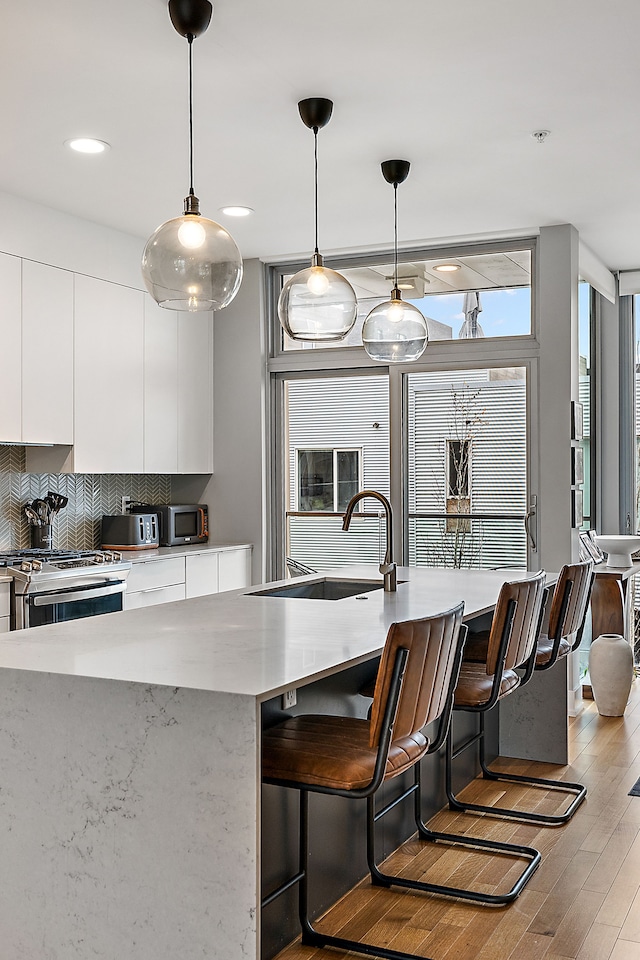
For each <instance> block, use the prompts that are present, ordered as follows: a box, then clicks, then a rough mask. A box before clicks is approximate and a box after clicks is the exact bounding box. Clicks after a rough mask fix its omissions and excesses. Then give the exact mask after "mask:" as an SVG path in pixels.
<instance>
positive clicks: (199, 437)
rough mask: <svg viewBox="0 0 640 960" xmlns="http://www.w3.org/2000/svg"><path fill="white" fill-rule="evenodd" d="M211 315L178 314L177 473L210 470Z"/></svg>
mask: <svg viewBox="0 0 640 960" xmlns="http://www.w3.org/2000/svg"><path fill="white" fill-rule="evenodd" d="M212 369H213V317H212V314H211V313H180V314H179V315H178V473H211V472H212V471H213V376H212Z"/></svg>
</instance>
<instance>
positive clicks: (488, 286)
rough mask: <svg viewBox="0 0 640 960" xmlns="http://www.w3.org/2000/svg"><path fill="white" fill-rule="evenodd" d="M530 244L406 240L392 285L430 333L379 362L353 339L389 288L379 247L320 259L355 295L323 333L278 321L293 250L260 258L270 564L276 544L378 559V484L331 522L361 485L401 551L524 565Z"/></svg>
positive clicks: (345, 560) (298, 556)
mask: <svg viewBox="0 0 640 960" xmlns="http://www.w3.org/2000/svg"><path fill="white" fill-rule="evenodd" d="M535 245H536V243H535V240H528V239H523V240H521V241H517V242H516V241H505V242H498V243H493V244H490V243H486V244H478V245H471V244H469V245H467V246H465V247H464V248H458V249H456V250H452V249H451V248H440V249H439V250H438V251H429V253H428V254H427V253H425V252H424V251H421V252H420V253H419V254H417V253H416V252H415V251H414V252H412V253H408V252H404V253H403V254H402V255H401V256H404V257H405V260H404V261H403V262H401V263H400V265H399V284H398V285H399V286H400V288H401V289H402V294H403V297H404V299H405V300H408V301H409V302H411V303H413V304H415V305H416V306H417V307H418V308H419V309H420V310H421V311H422V312H423V314H424V315H425V316H426V317H427V320H428V326H429V337H430V347H429V348H428V349H427V351H426V352H425V354H424V355H423V357H421V358H420V360H418V361H417V362H415V363H410V364H397V365H389V366H383V365H380V364H374V363H373V361H372V360H371V359H370V358H369V357H368V356H367V355H366V353H365V351H364V349H363V347H362V325H363V322H364V320H365V318H366V316H367V315H368V313H369V312H370V310H371V309H372V308H373V307H374V306H375V305H376V304H378V303H380V302H383V301H385V300H387V299H388V297H389V294H390V290H391V284H390V279H389V278H390V277H391V275H392V273H393V268H392V265H391V261H390V260H389V259H388V255H387V257H383V256H382V255H376V254H373V255H368V254H367V255H365V254H363V255H361V256H357V257H349V258H347V259H344V260H342V261H340V260H338V259H335V260H333V261H332V262H331V263H330V266H332V267H333V268H335V269H338V270H339V271H340V272H341V273H342V274H344V275H345V276H346V277H347V278H348V279H349V281H350V282H351V283H352V284H353V286H354V288H355V290H356V294H357V297H358V320H357V323H356V325H355V327H354V329H353V330H352V331H351V333H350V334H349V335H348V336H347V337H346V338H345V339H343V340H340V341H336V342H333V343H330V342H326V341H324V342H319V343H305V342H302V341H294V340H290V339H287V338H286V337H285V336H284V334H283V331H282V328H281V326H280V324H279V322H278V318H277V300H278V295H279V293H280V290H281V289H282V284H283V283H284V282H285V280H286V279H287V278H288V277H289V276H291V275H293V274H294V273H295V272H297V270H298V269H299V267H302V266H306V264H287V265H285V264H274V265H273V266H272V267H271V268H270V271H269V281H268V283H269V290H270V298H269V299H270V304H271V318H272V327H271V357H270V361H269V367H270V372H271V375H272V378H273V383H274V384H275V389H274V393H273V397H274V402H275V410H276V417H275V419H274V423H275V425H276V432H275V434H274V439H275V443H274V450H275V451H276V457H275V460H274V470H273V476H274V478H275V482H274V485H273V491H274V500H273V505H274V535H273V538H272V542H273V545H274V551H273V559H274V567H273V570H274V575H278V576H284V575H285V573H286V570H287V568H288V569H289V570H290V571H291V572H293V571H295V567H294V566H293V564H291V563H286V562H285V558H288V559H289V560H291V561H293V563H294V564H295V563H297V564H301V565H302V566H303V567H306V568H311V569H313V570H318V571H324V570H329V569H332V568H333V569H335V568H336V567H340V566H346V565H349V564H357V563H367V564H370V563H376V564H377V563H378V562H379V561H380V560H381V559H382V557H383V556H384V551H385V547H386V532H385V518H384V513H383V512H382V511H381V506H380V503H379V502H378V501H377V500H375V499H368V500H363V501H361V502H360V503H359V504H358V509H357V512H356V514H355V516H354V518H353V522H352V523H351V526H350V529H349V531H348V532H344V531H343V530H342V515H343V513H344V510H345V508H346V505H347V503H348V502H349V499H350V498H351V497H352V496H353V494H354V493H356V492H357V491H359V490H363V489H373V490H377V491H379V492H380V493H382V494H384V495H385V496H387V497H388V498H389V500H390V501H391V503H392V506H393V510H394V519H395V524H394V533H395V538H394V545H393V546H394V550H393V553H394V557H395V559H396V560H397V561H398V562H403V561H404V562H407V563H409V564H412V565H432V566H456V567H460V566H467V567H484V568H487V567H498V566H511V567H525V566H526V565H527V556H528V549H530V550H531V551H532V554H535V552H536V540H535V534H536V530H535V524H536V518H535V497H532V498H531V499H529V497H528V496H527V485H528V483H529V482H531V484H532V488H533V490H534V491H535V489H536V487H535V483H536V479H537V470H538V466H537V464H538V460H537V457H532V458H531V459H529V457H528V451H527V445H528V426H529V417H530V416H531V415H533V416H535V398H532V401H531V402H529V400H528V389H529V383H528V371H530V370H536V369H537V368H536V350H537V344H536V341H535V329H534V324H533V311H532V274H533V271H534V262H535V257H534V251H535ZM499 339H501V341H502V342H500V343H498V342H497V341H498V340H499ZM454 354H455V355H456V357H458V356H459V357H460V359H459V360H457V359H456V360H452V358H453V357H454ZM528 511H529V516H530V517H533V521H532V522H530V526H529V530H530V534H531V535H530V538H529V540H527V532H526V530H525V526H524V521H525V517H526V515H527V512H528ZM532 562H533V563H534V564H535V562H536V560H535V556H533V560H532Z"/></svg>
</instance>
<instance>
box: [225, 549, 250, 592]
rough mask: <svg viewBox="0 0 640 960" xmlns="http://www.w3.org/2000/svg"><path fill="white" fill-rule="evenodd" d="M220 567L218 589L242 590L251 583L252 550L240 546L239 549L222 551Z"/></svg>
mask: <svg viewBox="0 0 640 960" xmlns="http://www.w3.org/2000/svg"><path fill="white" fill-rule="evenodd" d="M219 556H220V566H219V569H218V590H219V591H220V593H223V592H224V591H225V590H240V588H241V587H248V586H250V585H251V550H250V549H249V548H248V547H240V548H238V550H223V551H220V555H219Z"/></svg>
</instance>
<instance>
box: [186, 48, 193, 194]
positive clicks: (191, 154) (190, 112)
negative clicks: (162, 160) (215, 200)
mask: <svg viewBox="0 0 640 960" xmlns="http://www.w3.org/2000/svg"><path fill="white" fill-rule="evenodd" d="M187 40H188V41H189V184H190V186H189V196H190V197H193V196H194V189H193V36H192V34H189V35H188V37H187Z"/></svg>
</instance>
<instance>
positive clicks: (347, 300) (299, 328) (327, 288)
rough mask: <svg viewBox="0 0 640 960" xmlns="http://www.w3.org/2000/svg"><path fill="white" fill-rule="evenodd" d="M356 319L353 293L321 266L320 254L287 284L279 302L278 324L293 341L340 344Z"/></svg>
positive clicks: (333, 272) (333, 274)
mask: <svg viewBox="0 0 640 960" xmlns="http://www.w3.org/2000/svg"><path fill="white" fill-rule="evenodd" d="M357 315H358V300H357V297H356V294H355V290H354V289H353V287H352V286H351V284H350V283H349V281H348V280H346V279H345V278H344V277H343V276H342V274H340V273H337V272H336V271H335V270H330V269H329V268H328V267H325V266H323V264H322V257H321V256H320V254H319V253H316V254H314V255H313V258H312V261H311V266H310V267H306V269H304V270H300V271H299V272H298V273H296V274H295V276H293V277H291V278H290V279H289V280H287V282H286V283H285V285H284V287H283V288H282V292H281V294H280V299H279V300H278V316H279V317H280V323H281V324H282V326H283V327H284V330H285V332H286V333H287V334H288V335H289V336H290V337H291V338H292V339H293V340H318V341H329V340H342V339H343V338H344V337H346V335H347V334H348V333H349V331H350V330H351V329H352V328H353V325H354V324H355V322H356V317H357Z"/></svg>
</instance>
